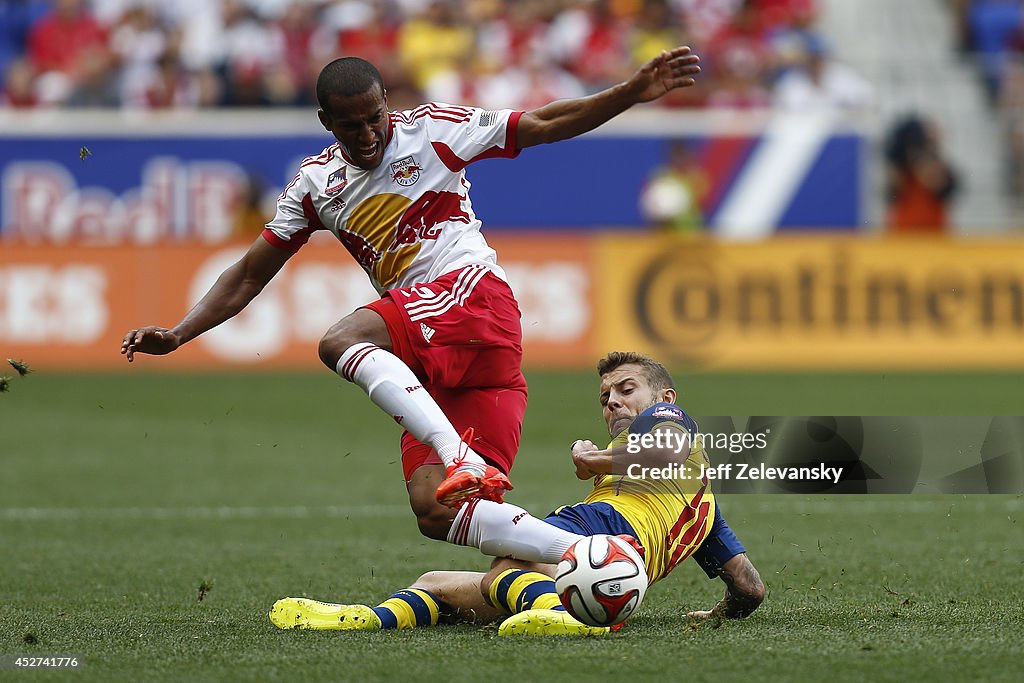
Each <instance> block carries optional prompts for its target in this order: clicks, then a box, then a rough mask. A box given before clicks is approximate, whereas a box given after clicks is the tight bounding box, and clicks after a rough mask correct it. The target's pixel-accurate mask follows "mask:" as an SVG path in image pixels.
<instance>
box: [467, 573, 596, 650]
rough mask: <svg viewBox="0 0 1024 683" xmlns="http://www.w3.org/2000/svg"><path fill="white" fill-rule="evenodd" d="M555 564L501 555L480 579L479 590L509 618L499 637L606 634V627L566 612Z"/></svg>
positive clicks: (503, 625) (504, 622) (501, 627)
mask: <svg viewBox="0 0 1024 683" xmlns="http://www.w3.org/2000/svg"><path fill="white" fill-rule="evenodd" d="M554 573H555V565H553V564H537V563H530V562H521V561H519V560H513V559H511V558H498V559H496V560H495V561H494V564H493V565H492V566H491V570H490V571H489V572H487V574H485V575H484V578H483V580H482V581H481V582H480V592H481V593H482V594H483V595H484V596H485V597H486V598H487V600H488V602H490V603H491V604H492V605H494V606H495V607H496V608H499V609H501V610H502V611H503V612H504V613H505V614H509V615H511V616H509V617H507V618H506V619H505V620H504V621H502V622H501V625H500V626H499V627H498V635H500V636H556V635H590V636H596V635H605V634H607V633H609V632H610V631H611V629H609V628H607V627H595V626H588V625H587V624H584V623H582V622H580V621H577V620H576V619H574V618H573V616H572V615H571V614H569V613H568V612H566V611H565V608H564V607H563V606H562V603H561V601H560V600H559V599H558V594H557V593H556V592H555V582H554V579H553V578H552V577H553V576H554Z"/></svg>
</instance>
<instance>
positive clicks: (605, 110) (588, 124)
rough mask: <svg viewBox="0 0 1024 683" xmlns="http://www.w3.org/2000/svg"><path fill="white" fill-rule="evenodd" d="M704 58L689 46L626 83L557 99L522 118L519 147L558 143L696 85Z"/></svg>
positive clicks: (654, 61) (666, 54) (642, 69)
mask: <svg viewBox="0 0 1024 683" xmlns="http://www.w3.org/2000/svg"><path fill="white" fill-rule="evenodd" d="M699 61H700V57H698V56H697V55H695V54H693V52H692V51H691V50H690V48H689V47H677V48H675V49H674V50H666V51H662V53H661V54H660V55H658V56H657V57H655V58H654V59H652V60H650V61H649V62H647V63H646V64H644V65H643V66H642V67H640V69H639V70H638V71H637V72H636V73H635V74H633V76H632V77H631V78H630V79H629V80H628V81H626V82H624V83H619V84H618V85H615V86H612V87H611V88H608V89H607V90H603V91H601V92H599V93H596V94H594V95H590V96H588V97H579V98H575V99H570V100H557V101H555V102H552V103H551V104H546V105H544V106H543V107H540V108H539V109H534V110H532V111H528V112H525V113H524V114H523V115H522V116H521V117H520V118H519V125H518V127H517V129H516V144H517V146H518V147H519V148H520V149H524V148H526V147H533V146H534V145H540V144H544V143H548V142H557V141H559V140H566V139H568V138H572V137H576V136H577V135H581V134H583V133H586V132H588V131H591V130H594V129H595V128H597V127H598V126H600V125H601V124H603V123H606V122H608V121H609V120H611V119H612V118H614V117H616V116H618V115H619V114H621V113H622V112H624V111H626V110H627V109H629V108H630V107H632V106H633V105H635V104H640V103H641V102H650V101H651V100H656V99H658V98H659V97H661V96H662V95H664V94H665V93H667V92H669V91H671V90H675V89H676V88H686V87H689V86H691V85H693V84H694V82H695V81H694V79H693V77H694V76H695V75H697V74H698V73H700V66H699V65H698V62H699Z"/></svg>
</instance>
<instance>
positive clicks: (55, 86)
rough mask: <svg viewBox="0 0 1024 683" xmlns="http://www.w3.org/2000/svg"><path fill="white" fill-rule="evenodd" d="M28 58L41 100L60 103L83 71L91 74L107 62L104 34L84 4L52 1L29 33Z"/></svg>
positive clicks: (105, 37) (75, 0)
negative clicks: (36, 76) (102, 61)
mask: <svg viewBox="0 0 1024 683" xmlns="http://www.w3.org/2000/svg"><path fill="white" fill-rule="evenodd" d="M28 54H29V59H31V60H32V64H33V66H34V67H35V68H36V70H37V71H38V72H39V74H40V75H39V85H40V91H39V96H40V99H41V100H43V101H44V102H46V103H56V102H62V101H64V100H65V99H67V97H68V96H69V95H70V94H71V92H72V91H73V90H74V88H75V86H76V83H77V81H78V80H79V79H80V78H82V77H83V76H84V74H83V73H82V69H83V67H86V66H89V67H91V68H90V73H94V71H95V66H96V60H97V59H109V52H108V50H107V33H106V31H105V30H104V29H103V27H102V26H100V24H99V23H98V22H97V21H96V20H95V19H94V18H93V17H92V16H91V15H90V14H89V13H88V11H87V10H86V8H85V3H84V2H83V0H55V1H54V8H53V11H52V12H50V13H49V14H47V15H46V16H44V17H43V18H42V19H40V20H39V22H38V23H36V24H35V25H34V26H33V27H32V29H31V32H30V34H29V41H28ZM87 57H88V58H87Z"/></svg>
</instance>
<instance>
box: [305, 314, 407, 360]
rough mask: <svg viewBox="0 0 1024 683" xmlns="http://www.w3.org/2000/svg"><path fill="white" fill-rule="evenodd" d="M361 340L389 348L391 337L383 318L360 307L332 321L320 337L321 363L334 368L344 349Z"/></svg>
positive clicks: (318, 348)
mask: <svg viewBox="0 0 1024 683" xmlns="http://www.w3.org/2000/svg"><path fill="white" fill-rule="evenodd" d="M363 342H368V343H370V344H375V345H376V346H379V347H381V348H382V349H385V350H387V351H390V350H391V337H390V336H388V328H387V325H385V323H384V319H383V318H381V317H380V315H378V314H377V313H375V312H373V311H371V310H368V309H365V308H360V309H357V310H356V311H354V312H353V313H350V314H349V315H347V316H345V317H344V318H342V319H341V320H339V321H338V322H336V323H334V325H332V326H331V329H329V330H327V332H325V333H324V336H323V337H321V338H320V345H319V346H318V347H317V351H318V353H319V355H320V360H321V361H323V364H324V365H326V366H327V367H329V368H330V369H331V370H334V369H336V368H337V366H338V361H339V360H340V359H341V356H342V355H343V354H344V353H345V351H347V350H348V349H349V348H350V347H351V346H352V345H353V344H360V343H363Z"/></svg>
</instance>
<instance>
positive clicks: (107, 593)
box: [0, 371, 1024, 682]
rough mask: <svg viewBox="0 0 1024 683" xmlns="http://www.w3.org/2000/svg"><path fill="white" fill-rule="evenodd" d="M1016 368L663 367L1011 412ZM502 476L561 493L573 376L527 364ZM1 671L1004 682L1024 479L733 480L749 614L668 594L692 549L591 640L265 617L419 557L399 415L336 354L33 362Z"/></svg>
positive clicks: (1, 445)
mask: <svg viewBox="0 0 1024 683" xmlns="http://www.w3.org/2000/svg"><path fill="white" fill-rule="evenodd" d="M1022 379H1024V378H1022V377H1021V376H995V375H935V376H932V375H902V374H897V375H868V376H852V375H827V376H821V375H819V376H783V375H718V374H714V375H712V374H697V375H693V376H690V377H685V378H683V381H682V382H681V384H682V389H683V401H682V403H683V404H684V405H685V406H686V407H687V408H688V409H689V410H690V412H692V413H694V414H698V415H699V414H725V415H736V414H822V413H827V414H860V413H864V414H891V415H902V414H1018V415H1019V414H1022V413H1021V411H1022V409H1024V396H1022V395H1021V392H1020V391H1019V387H1020V386H1021V385H1022V384H1021V381H1022ZM530 380H531V389H532V395H531V406H530V410H529V413H528V415H527V423H526V432H525V435H524V443H523V451H522V454H521V456H520V459H519V462H518V463H517V466H516V470H515V472H514V475H515V476H514V477H513V479H514V481H515V483H516V486H517V488H516V490H515V491H514V492H513V494H512V495H510V497H509V500H510V501H512V502H515V503H517V504H519V505H523V506H524V507H526V508H528V509H530V510H531V511H533V512H535V513H537V514H543V513H546V512H547V511H548V510H550V509H551V508H553V507H555V506H556V505H558V504H562V503H567V502H572V501H575V500H578V499H580V498H581V497H582V496H583V495H584V494H585V492H586V489H587V484H586V483H582V482H577V481H576V480H575V478H574V477H573V476H572V472H571V468H570V466H569V464H568V459H567V456H566V450H567V444H568V443H569V442H570V441H571V440H572V439H574V438H577V437H590V438H594V440H595V441H599V440H600V439H599V438H598V437H601V435H602V423H601V421H600V416H599V413H598V411H597V409H596V405H597V404H596V399H595V397H594V386H595V378H594V377H593V376H591V375H590V374H583V375H576V374H536V373H535V374H533V375H532V376H531V377H530ZM0 428H2V435H3V437H2V438H3V440H2V442H0V455H2V470H0V549H2V552H0V556H2V559H3V561H2V562H0V598H2V599H0V658H6V659H7V660H8V661H9V660H10V658H11V656H13V655H33V656H43V655H59V654H65V655H67V654H73V655H78V656H79V657H80V660H81V661H83V666H82V667H81V668H80V669H78V670H77V671H74V672H71V671H61V672H49V673H44V672H42V671H35V672H33V673H32V674H27V673H25V672H18V671H10V670H5V671H0V679H3V678H11V679H27V678H30V677H31V678H33V679H35V678H38V679H40V680H55V679H66V680H83V681H84V680H90V681H92V680H94V681H110V680H166V681H181V680H197V681H201V680H223V681H238V680H252V681H272V680H290V681H296V680H302V681H321V680H322V681H350V680H351V681H376V680H381V681H388V680H416V681H446V682H450V681H462V680H466V681H474V680H489V681H494V680H521V679H523V678H524V677H525V678H529V679H534V680H556V681H561V680H616V679H624V680H631V681H632V680H666V681H667V680H680V679H683V678H684V677H685V678H692V677H694V676H695V675H696V676H697V677H698V678H700V679H706V680H734V679H735V680H740V679H742V680H750V679H759V680H821V679H822V678H826V677H827V678H829V679H832V680H858V681H860V680H901V681H902V680H921V679H932V680H958V679H967V678H970V679H977V680H1017V675H1018V674H1019V670H1020V656H1021V650H1022V644H1024V642H1022V641H1024V637H1022V633H1024V618H1022V612H1021V607H1020V605H1021V604H1022V601H1024V563H1022V555H1021V542H1020V539H1021V538H1022V534H1021V524H1022V512H1024V499H1022V497H1021V496H994V495H993V496H923V495H922V496H891V495H890V496H781V495H780V496H744V495H735V496H725V497H723V500H722V505H723V510H724V512H725V515H726V517H727V519H728V520H729V521H730V524H731V525H732V526H733V528H734V529H736V531H737V533H738V534H739V535H740V537H741V539H742V540H743V541H744V543H745V544H746V545H747V547H748V549H749V550H750V554H751V558H752V559H753V561H754V563H755V564H756V565H757V566H758V568H759V569H760V570H761V573H762V576H763V578H764V579H765V582H766V584H767V585H768V588H769V597H768V600H767V601H766V603H765V605H764V606H763V607H762V608H761V609H760V610H759V611H758V612H757V613H756V614H755V615H754V616H753V617H751V618H750V619H748V620H745V621H741V622H711V621H695V620H691V619H687V618H686V617H684V616H683V614H684V613H685V612H686V611H687V610H690V609H697V608H703V607H707V606H710V605H711V604H713V603H714V601H715V600H717V598H718V597H719V595H720V592H721V590H720V587H719V582H712V581H708V580H707V579H706V578H704V575H703V573H701V572H700V571H699V570H698V569H697V567H696V566H695V565H693V563H684V564H683V565H682V566H681V567H679V568H678V569H677V570H676V571H675V572H674V573H673V575H672V576H670V577H669V578H668V579H666V580H665V581H663V582H661V583H659V584H658V585H657V586H656V587H655V588H653V589H652V590H651V591H650V593H649V594H648V597H647V600H646V601H645V604H644V607H643V608H642V610H641V614H639V615H638V616H637V617H635V618H634V619H633V620H631V622H630V623H629V625H628V627H627V628H626V629H624V630H623V631H622V632H620V633H618V634H616V635H614V636H612V637H609V638H601V639H569V638H556V639H506V638H498V637H497V635H496V633H495V629H494V628H493V627H478V626H469V625H462V626H448V627H438V628H435V629H419V630H414V631H403V632H385V633H370V634H361V633H355V634H353V633H349V634H338V633H316V632H309V633H305V632H290V631H289V632H284V631H278V630H277V629H275V628H274V627H273V626H271V624H270V623H269V621H268V620H267V618H266V612H267V610H268V609H269V607H270V605H271V604H272V603H273V602H274V600H275V599H277V598H278V597H282V596H285V595H309V596H311V597H315V598H321V599H326V600H332V601H344V602H368V603H370V604H376V603H377V602H378V601H380V600H381V599H383V598H384V597H386V596H387V595H389V594H390V593H391V592H393V591H394V590H396V589H398V588H402V587H404V586H406V585H408V584H409V583H410V582H411V581H412V580H414V579H415V578H416V577H417V576H418V575H419V574H420V573H421V572H423V571H426V570H429V569H483V568H485V567H486V565H487V561H486V559H485V558H483V556H481V555H480V554H479V553H477V552H476V551H474V550H469V549H463V548H455V547H452V546H448V545H446V544H443V543H438V542H434V541H428V540H426V539H423V538H421V537H420V536H419V535H418V533H417V531H416V529H415V524H414V521H413V517H412V514H411V513H410V512H409V510H408V506H407V503H406V499H405V492H404V486H403V484H402V478H401V468H400V466H399V464H398V462H397V460H398V449H397V438H398V430H397V428H396V427H395V426H394V425H393V424H392V423H391V422H390V420H388V419H387V418H386V417H384V416H383V415H381V414H378V413H377V411H376V409H375V408H373V407H372V406H371V405H370V404H369V402H368V401H367V400H366V399H365V397H364V396H362V395H361V393H360V392H359V391H358V390H356V389H355V388H354V387H351V386H347V385H346V384H345V383H343V382H341V381H339V380H337V379H336V378H332V377H331V376H330V375H329V374H327V373H323V374H311V375H262V376H261V375H204V376H174V375H152V374H145V373H140V372H133V373H128V374H123V375H111V376H106V375H98V376H50V375H47V374H46V373H45V371H42V372H37V373H34V374H32V375H30V376H28V377H25V378H16V379H15V380H13V381H12V386H11V390H10V392H8V393H5V394H3V395H0Z"/></svg>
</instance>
